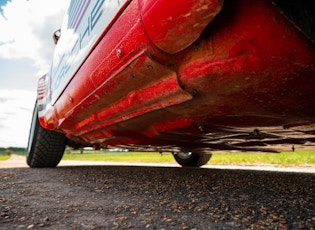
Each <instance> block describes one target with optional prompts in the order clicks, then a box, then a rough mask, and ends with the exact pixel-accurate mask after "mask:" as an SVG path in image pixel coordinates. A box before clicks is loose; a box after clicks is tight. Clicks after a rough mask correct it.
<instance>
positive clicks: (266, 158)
mask: <svg viewBox="0 0 315 230" xmlns="http://www.w3.org/2000/svg"><path fill="white" fill-rule="evenodd" d="M209 163H210V164H225V165H226V164H237V165H251V164H252V165H257V164H272V165H282V166H298V165H314V166H315V151H314V150H311V151H309V150H303V151H296V152H282V153H279V154H262V153H256V154H254V153H252V154H248V153H247V154H244V153H238V154H220V153H218V154H213V156H212V158H211V160H210V162H209Z"/></svg>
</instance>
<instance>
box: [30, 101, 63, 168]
mask: <svg viewBox="0 0 315 230" xmlns="http://www.w3.org/2000/svg"><path fill="white" fill-rule="evenodd" d="M65 147H66V137H65V135H64V134H62V133H58V132H55V131H51V130H46V129H44V128H43V127H42V126H41V125H40V123H39V121H38V114H37V103H36V105H35V108H34V112H33V118H32V123H31V128H30V133H29V138H28V145H27V155H26V163H27V164H28V165H29V166H30V167H31V168H43V167H56V166H57V165H58V164H59V162H60V160H61V158H62V156H63V153H64V150H65Z"/></svg>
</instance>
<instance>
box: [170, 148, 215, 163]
mask: <svg viewBox="0 0 315 230" xmlns="http://www.w3.org/2000/svg"><path fill="white" fill-rule="evenodd" d="M211 156H212V155H211V154H202V153H194V152H180V153H177V154H174V159H175V160H176V162H177V163H178V164H180V165H181V166H183V167H200V166H202V165H205V164H207V163H208V161H209V160H210V158H211Z"/></svg>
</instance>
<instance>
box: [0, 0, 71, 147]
mask: <svg viewBox="0 0 315 230" xmlns="http://www.w3.org/2000/svg"><path fill="white" fill-rule="evenodd" d="M67 3H68V0H9V1H8V0H0V31H1V33H0V147H10V146H15V147H26V145H27V139H28V132H29V126H30V121H31V114H32V111H33V106H34V103H35V98H36V86H37V79H38V78H39V77H40V76H42V75H43V74H45V73H46V72H47V71H48V69H49V66H50V62H51V59H52V55H53V50H54V44H53V41H52V34H53V32H54V31H55V30H57V29H58V28H59V27H60V25H61V22H62V18H63V15H64V12H65V8H66V6H67Z"/></svg>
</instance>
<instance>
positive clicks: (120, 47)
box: [28, 0, 315, 167]
mask: <svg viewBox="0 0 315 230" xmlns="http://www.w3.org/2000/svg"><path fill="white" fill-rule="evenodd" d="M103 3H104V1H95V6H94V7H92V6H89V7H91V9H92V10H91V15H90V17H88V18H89V20H90V21H89V22H91V23H90V24H89V25H91V26H90V27H84V28H86V29H85V30H84V31H85V33H83V35H82V33H81V38H82V37H83V38H84V39H85V38H87V37H84V36H87V35H85V34H87V33H91V34H93V27H92V26H93V23H92V22H93V18H97V17H98V16H99V17H101V16H102V15H101V12H102V11H101V10H100V9H101V8H100V7H101V4H103ZM91 4H93V3H91ZM88 9H89V8H88ZM167 9H168V10H167ZM314 10H315V7H314V3H313V2H312V1H306V0H304V1H299V2H298V3H297V1H285V2H284V1H276V0H275V1H270V0H258V1H251V0H225V1H224V2H223V1H221V0H203V1H192V0H189V1H188V0H186V1H184V2H183V1H175V0H174V1H168V0H156V1H149V0H137V1H136V0H133V1H125V3H124V4H123V5H122V6H120V8H119V10H117V13H116V14H115V15H114V16H113V17H112V18H111V21H110V23H108V25H106V27H105V28H104V29H103V30H102V33H99V34H98V37H97V39H96V40H95V43H93V44H92V45H91V46H90V49H89V51H88V52H87V54H86V55H85V56H84V58H81V59H80V60H81V61H80V62H79V64H78V65H77V66H78V67H77V68H76V67H73V68H72V66H70V65H69V66H67V65H63V63H62V60H65V59H66V57H65V55H64V54H62V51H60V52H59V54H58V52H56V53H57V54H58V55H59V57H60V56H62V55H64V56H62V58H59V59H58V58H57V57H58V55H57V54H55V57H54V60H55V61H54V62H53V64H52V69H51V70H50V71H49V73H48V74H47V75H45V76H43V77H42V78H40V80H39V86H38V99H37V103H36V106H35V110H34V116H33V117H35V119H34V118H33V122H32V123H33V126H34V124H36V123H38V126H39V127H37V128H36V127H33V128H31V132H30V133H31V135H30V139H29V147H28V155H29V157H28V164H29V165H30V166H31V167H45V166H56V165H57V164H58V162H59V160H60V159H61V157H59V155H61V156H62V154H61V153H59V152H62V153H63V150H64V147H65V145H68V146H72V147H76V148H77V147H86V146H93V147H95V148H123V149H128V150H131V151H146V152H172V153H173V154H175V156H176V157H177V159H176V157H175V159H176V160H177V161H178V162H179V163H180V164H181V165H183V166H201V165H203V164H205V163H206V162H207V161H208V160H209V159H210V157H209V156H210V155H209V154H211V153H213V152H215V151H222V150H223V151H238V152H281V151H284V150H285V151H288V150H289V151H294V150H295V149H305V148H314V147H315V146H314V145H315V108H314V107H313V105H314V98H315V90H314V89H315V78H314V77H315V46H314V41H315V36H314V34H315V32H314V30H315V29H314V28H315V25H314V21H315V16H314V13H313V12H314ZM69 12H70V11H68V14H70V13H69ZM93 12H94V13H93ZM87 13H88V11H87ZM93 16H95V17H93ZM69 18H71V17H70V16H69ZM96 23H99V22H97V21H96V20H95V25H96ZM67 29H68V30H69V28H67ZM66 33H67V32H66V31H65V30H64V31H63V30H61V36H60V39H59V40H58V44H57V46H56V49H58V48H57V47H58V46H60V47H62V43H66V42H69V41H67V39H64V40H63V36H65V37H66V35H64V34H66ZM83 38H82V39H83ZM79 42H81V41H79ZM74 44H75V45H74V46H73V48H72V50H71V52H72V53H73V50H75V49H76V47H79V46H76V44H79V43H74ZM82 47H83V46H82ZM82 47H81V46H80V50H79V49H78V51H77V53H76V55H77V56H78V54H80V52H81V49H82V50H83V48H82ZM59 50H61V49H59ZM60 53H61V54H62V55H60ZM72 53H71V54H72ZM58 60H59V61H58ZM60 60H61V61H60ZM71 60H72V59H71V58H69V59H67V61H68V62H70V64H71ZM73 63H75V62H74V61H73ZM71 71H72V72H71ZM64 79H66V80H64ZM55 89H57V90H55ZM37 116H38V118H37ZM38 129H40V130H42V131H38ZM46 131H47V132H49V133H50V132H51V133H52V135H56V136H58V137H57V138H56V139H58V138H59V136H61V137H60V138H59V139H58V140H59V142H60V144H57V145H60V146H61V150H60V149H59V150H55V152H58V154H59V155H58V154H56V153H51V154H48V153H47V154H46V155H45V157H44V158H49V156H50V155H54V156H56V155H57V156H58V157H56V158H57V160H49V162H50V163H44V161H45V160H39V162H40V163H34V162H38V160H34V157H35V158H36V156H37V155H40V153H37V152H38V151H39V150H36V149H38V148H39V147H36V143H37V145H38V141H36V140H35V139H36V138H37V136H38V132H43V135H46V134H44V133H46ZM49 142H50V141H47V143H46V142H44V143H45V144H40V145H41V146H44V145H45V146H47V144H48V145H49ZM50 145H52V144H50ZM54 146H56V144H55V145H54ZM51 148H54V147H52V146H51V147H49V148H48V149H51ZM182 153H186V154H185V155H180V154H182ZM47 155H49V156H47ZM207 155H208V156H207ZM196 156H198V157H197V158H198V159H195V158H196ZM39 158H40V157H39ZM59 158H60V159H59ZM192 158H194V159H195V160H191V159H192ZM185 159H188V160H185ZM189 159H190V160H189ZM52 161H53V163H51V162H52ZM192 161H193V163H191V162H192ZM196 162H197V163H196Z"/></svg>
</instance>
